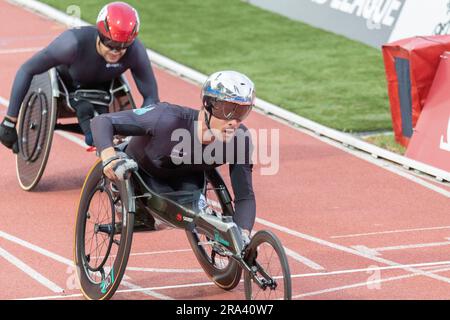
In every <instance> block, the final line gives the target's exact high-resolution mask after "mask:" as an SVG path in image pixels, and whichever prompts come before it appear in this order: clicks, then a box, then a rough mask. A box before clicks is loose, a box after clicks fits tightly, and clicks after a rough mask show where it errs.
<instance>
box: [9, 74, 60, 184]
mask: <svg viewBox="0 0 450 320" xmlns="http://www.w3.org/2000/svg"><path fill="white" fill-rule="evenodd" d="M56 111H57V110H56V99H55V98H54V97H53V93H52V84H51V80H50V75H49V73H48V72H45V73H42V74H39V75H36V76H34V78H33V81H32V82H31V85H30V89H29V90H28V92H27V94H26V95H25V99H24V103H23V105H22V107H21V109H20V113H19V120H18V123H19V125H18V137H19V140H18V142H19V153H18V154H17V156H16V172H17V178H18V180H19V184H20V187H21V188H22V189H24V190H26V191H30V190H32V189H33V188H34V187H35V186H36V185H37V184H38V183H39V180H40V179H41V177H42V174H43V173H44V170H45V166H46V165H47V160H48V156H49V154H50V149H51V145H52V140H53V130H54V127H55V123H56V113H57V112H56Z"/></svg>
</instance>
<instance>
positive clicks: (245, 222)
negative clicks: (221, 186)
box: [230, 164, 256, 231]
mask: <svg viewBox="0 0 450 320" xmlns="http://www.w3.org/2000/svg"><path fill="white" fill-rule="evenodd" d="M252 170H253V166H252V165H249V164H235V165H232V164H230V177H231V185H232V187H233V192H234V209H235V215H234V221H235V222H236V224H237V225H238V226H239V227H241V228H242V229H245V230H249V231H251V230H252V228H253V225H254V224H255V218H256V201H255V194H254V192H253V183H252Z"/></svg>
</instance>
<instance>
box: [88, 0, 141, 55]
mask: <svg viewBox="0 0 450 320" xmlns="http://www.w3.org/2000/svg"><path fill="white" fill-rule="evenodd" d="M139 24H140V22H139V15H138V13H137V11H136V10H135V9H134V8H133V7H132V6H130V5H129V4H127V3H125V2H111V3H109V4H107V5H105V6H104V7H103V8H102V10H100V13H99V14H98V17H97V30H98V34H99V36H100V40H101V41H102V43H103V44H104V45H106V46H107V47H110V48H111V49H118V50H120V49H124V48H127V47H129V46H130V45H131V44H132V43H133V41H134V39H136V37H137V35H138V33H139Z"/></svg>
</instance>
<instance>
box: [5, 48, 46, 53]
mask: <svg viewBox="0 0 450 320" xmlns="http://www.w3.org/2000/svg"><path fill="white" fill-rule="evenodd" d="M41 49H43V47H34V48H14V49H3V50H0V54H13V53H25V52H36V51H39V50H41Z"/></svg>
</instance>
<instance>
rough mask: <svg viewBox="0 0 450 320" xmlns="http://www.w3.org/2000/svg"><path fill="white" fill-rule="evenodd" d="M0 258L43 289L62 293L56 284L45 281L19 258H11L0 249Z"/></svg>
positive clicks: (44, 278) (11, 256)
mask: <svg viewBox="0 0 450 320" xmlns="http://www.w3.org/2000/svg"><path fill="white" fill-rule="evenodd" d="M0 257H2V258H3V259H5V260H6V261H8V262H9V263H11V264H13V265H14V266H15V267H17V268H18V269H20V270H21V271H22V272H24V273H26V274H27V275H28V276H29V277H31V278H32V279H34V280H36V281H37V282H39V283H40V284H42V285H43V286H44V287H46V288H48V289H50V290H51V291H53V292H55V293H63V292H64V289H63V288H61V287H59V286H58V285H57V284H55V283H54V282H53V281H51V280H49V279H47V278H46V277H44V276H43V275H42V274H40V273H39V272H37V271H36V270H34V269H33V268H31V267H30V266H29V265H27V264H26V263H25V262H23V261H22V260H20V259H19V258H17V257H15V256H13V255H12V254H10V253H9V252H8V251H6V250H5V249H3V248H2V247H0Z"/></svg>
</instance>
